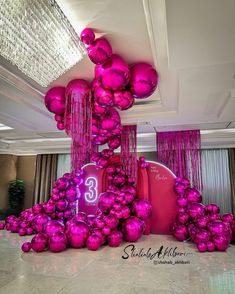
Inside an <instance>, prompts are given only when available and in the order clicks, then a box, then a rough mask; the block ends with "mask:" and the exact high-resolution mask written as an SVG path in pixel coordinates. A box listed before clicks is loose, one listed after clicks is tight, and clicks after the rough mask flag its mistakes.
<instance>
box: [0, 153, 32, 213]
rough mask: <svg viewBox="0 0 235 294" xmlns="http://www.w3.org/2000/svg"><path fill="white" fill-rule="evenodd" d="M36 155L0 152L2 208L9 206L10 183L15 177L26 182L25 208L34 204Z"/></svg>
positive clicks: (0, 196)
mask: <svg viewBox="0 0 235 294" xmlns="http://www.w3.org/2000/svg"><path fill="white" fill-rule="evenodd" d="M35 167H36V156H34V155H33V156H14V155H8V154H7V155H6V154H0V210H1V209H7V208H8V185H9V182H10V181H12V180H15V179H20V180H23V181H24V182H25V199H24V208H28V207H31V206H32V204H33V189H34V176H35Z"/></svg>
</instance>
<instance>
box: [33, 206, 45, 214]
mask: <svg viewBox="0 0 235 294" xmlns="http://www.w3.org/2000/svg"><path fill="white" fill-rule="evenodd" d="M33 212H34V213H35V214H39V213H41V212H43V206H42V204H35V205H34V206H33Z"/></svg>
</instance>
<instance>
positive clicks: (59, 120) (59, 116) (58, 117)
mask: <svg viewBox="0 0 235 294" xmlns="http://www.w3.org/2000/svg"><path fill="white" fill-rule="evenodd" d="M54 118H55V120H56V121H57V122H63V121H64V115H63V114H62V115H61V114H55V116H54Z"/></svg>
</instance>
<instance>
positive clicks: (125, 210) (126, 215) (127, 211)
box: [121, 205, 131, 219]
mask: <svg viewBox="0 0 235 294" xmlns="http://www.w3.org/2000/svg"><path fill="white" fill-rule="evenodd" d="M121 212H122V218H123V219H127V218H129V217H130V215H131V211H130V208H129V207H128V206H126V205H124V206H123V207H122V209H121Z"/></svg>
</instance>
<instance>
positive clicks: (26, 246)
mask: <svg viewBox="0 0 235 294" xmlns="http://www.w3.org/2000/svg"><path fill="white" fill-rule="evenodd" d="M21 249H22V251H23V252H25V253H27V252H29V251H30V249H31V243H30V242H25V243H23V244H22V246H21Z"/></svg>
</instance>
